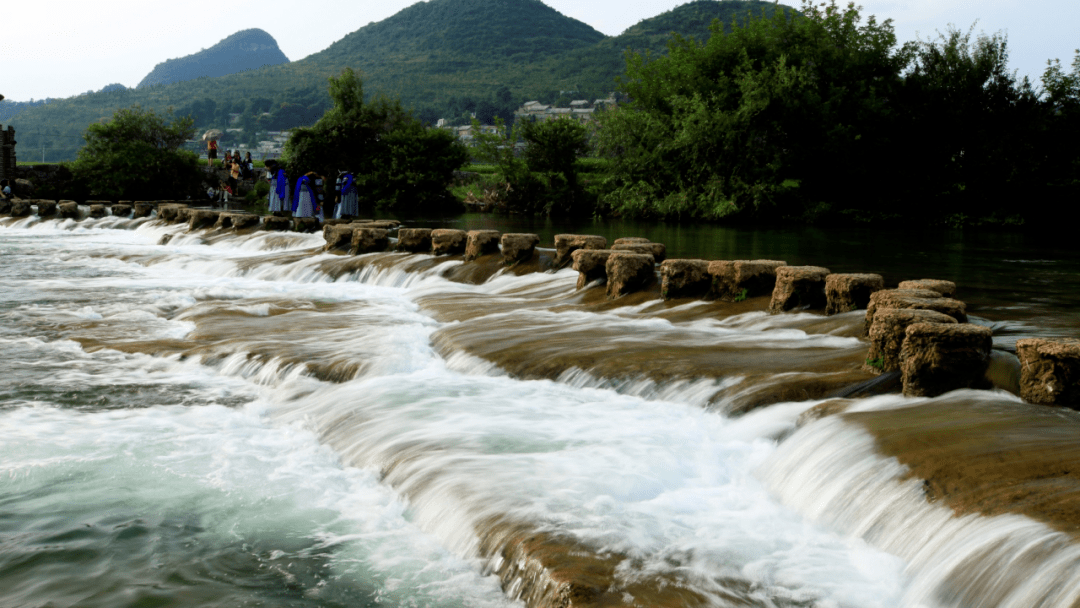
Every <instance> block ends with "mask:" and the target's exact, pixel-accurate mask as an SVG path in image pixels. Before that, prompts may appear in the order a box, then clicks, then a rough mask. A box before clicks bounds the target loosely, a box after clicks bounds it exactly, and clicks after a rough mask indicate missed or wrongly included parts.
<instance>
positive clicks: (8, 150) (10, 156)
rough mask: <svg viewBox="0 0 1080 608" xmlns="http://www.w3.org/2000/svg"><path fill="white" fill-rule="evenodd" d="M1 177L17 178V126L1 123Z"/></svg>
mask: <svg viewBox="0 0 1080 608" xmlns="http://www.w3.org/2000/svg"><path fill="white" fill-rule="evenodd" d="M0 179H15V127H13V126H11V125H8V128H7V130H4V129H3V125H0Z"/></svg>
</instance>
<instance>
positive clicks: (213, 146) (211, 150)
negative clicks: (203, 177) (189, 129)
mask: <svg viewBox="0 0 1080 608" xmlns="http://www.w3.org/2000/svg"><path fill="white" fill-rule="evenodd" d="M215 160H217V140H216V139H211V140H210V141H209V142H207V144H206V168H207V169H211V170H212V169H213V168H214V161H215Z"/></svg>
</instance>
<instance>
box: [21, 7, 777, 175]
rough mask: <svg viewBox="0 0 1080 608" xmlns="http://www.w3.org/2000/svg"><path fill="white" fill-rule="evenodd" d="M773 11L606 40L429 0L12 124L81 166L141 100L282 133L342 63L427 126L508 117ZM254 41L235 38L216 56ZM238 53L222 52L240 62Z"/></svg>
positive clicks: (54, 104) (637, 29) (601, 84)
mask: <svg viewBox="0 0 1080 608" xmlns="http://www.w3.org/2000/svg"><path fill="white" fill-rule="evenodd" d="M777 8H780V9H782V10H786V11H794V9H791V8H790V7H786V6H784V5H778V4H776V3H773V2H766V1H763V0H697V1H694V2H690V3H688V4H684V5H682V6H679V7H677V8H675V9H672V10H671V11H668V12H666V13H663V14H661V15H657V16H656V17H653V18H650V19H645V20H643V21H641V22H640V23H638V24H636V25H634V26H632V27H630V28H628V29H627V30H626V31H625V32H623V33H622V34H620V35H619V36H614V37H607V36H604V34H602V33H600V32H598V31H596V30H595V29H593V28H592V27H590V26H588V25H586V24H584V23H582V22H580V21H577V20H575V19H571V18H569V17H566V16H565V15H562V14H561V13H559V12H558V11H556V10H555V9H552V8H551V7H549V6H547V5H545V4H544V3H543V2H541V1H540V0H428V1H427V2H419V3H417V4H414V5H412V6H410V7H408V8H406V9H404V10H402V11H400V12H398V13H397V14H395V15H393V16H391V17H389V18H387V19H384V20H383V21H380V22H377V23H370V24H368V25H366V26H364V27H361V28H359V29H358V30H356V31H354V32H352V33H351V34H348V35H346V36H345V37H343V38H342V39H341V40H338V41H337V42H335V43H333V44H331V45H330V46H329V47H328V48H326V49H325V50H323V51H321V52H318V53H315V54H313V55H310V56H308V57H305V58H304V59H301V60H299V61H294V62H284V63H278V64H276V65H264V66H263V67H259V68H257V69H248V70H246V71H241V72H237V73H232V74H228V75H225V76H218V77H208V76H201V77H197V78H195V79H193V80H184V81H182V82H174V83H172V84H162V85H158V86H141V88H137V89H115V90H108V91H101V92H97V93H86V94H82V95H78V96H75V97H71V98H68V99H61V100H56V99H50V100H48V103H47V104H45V105H41V106H37V107H33V108H29V107H28V108H25V109H24V108H20V110H21V111H19V112H18V115H17V117H14V118H12V120H11V123H12V124H14V125H15V128H16V129H17V130H20V131H21V132H22V133H23V134H25V135H23V136H20V142H21V143H22V144H25V145H27V146H29V147H32V148H35V149H42V148H44V149H45V151H46V157H47V158H48V159H55V160H62V159H70V158H74V155H75V151H76V150H77V149H78V148H79V147H80V146H81V145H82V143H83V142H82V137H81V136H82V133H83V132H84V131H85V129H86V126H87V125H89V124H90V123H92V122H97V121H100V120H103V119H108V118H109V117H110V116H112V114H113V112H115V111H116V110H117V109H119V108H124V107H130V106H131V105H134V104H140V105H142V106H143V107H144V108H153V109H155V110H158V111H163V110H165V109H167V108H170V107H171V108H173V109H174V110H175V113H176V114H178V115H180V116H184V115H191V116H192V117H194V118H195V122H196V125H197V126H198V127H199V128H200V129H206V128H210V127H215V128H220V129H224V128H227V127H230V126H234V127H235V126H240V127H248V126H251V127H253V128H254V129H258V130H261V131H266V130H280V129H285V128H290V127H295V126H301V125H307V124H312V123H313V122H315V121H316V120H317V119H318V118H319V117H320V116H321V115H322V113H323V112H324V111H325V110H326V109H327V108H329V106H330V98H329V95H328V94H327V81H326V79H327V77H329V76H334V75H336V74H339V73H340V72H341V70H342V69H344V68H346V67H351V68H353V69H355V70H357V71H358V72H359V73H360V74H361V76H362V78H363V82H364V91H365V93H366V94H367V95H375V94H383V95H387V96H389V97H392V98H399V99H401V101H402V103H403V105H405V106H406V107H410V108H413V109H414V110H415V111H416V112H417V114H418V116H420V117H421V118H422V119H423V120H425V121H427V122H433V121H434V120H436V119H438V118H453V117H459V118H460V117H462V116H463V114H466V113H472V112H475V113H477V115H478V116H479V115H483V114H484V113H485V112H486V113H487V114H492V115H500V116H507V115H509V114H510V113H512V112H513V109H514V108H516V107H517V106H518V105H520V104H521V103H522V102H523V101H525V100H531V99H535V100H539V101H541V102H543V103H552V102H554V101H556V100H557V99H559V98H560V97H564V96H572V97H573V98H574V99H595V98H597V97H601V96H606V95H607V94H608V93H609V92H611V91H614V90H617V88H618V85H617V83H616V78H617V77H618V76H619V75H621V74H622V73H623V71H624V69H625V65H626V64H625V58H624V52H625V51H626V50H627V49H631V50H634V51H637V52H644V51H651V52H652V53H653V54H658V53H664V52H666V44H667V41H668V40H669V39H670V38H671V35H672V33H678V34H680V35H682V36H689V37H693V38H694V39H696V40H699V41H704V40H706V39H707V38H708V36H709V24H711V23H712V21H713V19H719V20H720V21H721V22H722V23H724V24H727V25H728V26H730V24H731V23H732V22H733V21H737V20H742V19H746V18H747V16H748V15H756V16H760V15H761V14H762V13H763V12H764V13H765V14H767V15H771V14H772V11H775V10H777ZM248 32H258V33H259V34H263V35H264V36H265V38H263V39H262V40H264V41H266V40H268V43H267V45H270V44H273V48H274V49H276V43H274V42H273V39H272V38H270V37H269V36H268V35H265V33H263V32H259V31H258V30H248ZM246 34H247V33H246V32H239V33H238V34H236V35H234V36H230V37H229V38H227V39H226V40H224V41H222V43H221V44H219V45H216V46H215V47H214V49H218V48H219V47H223V46H226V43H229V44H232V43H231V42H229V41H232V40H235V39H236V38H238V37H240V38H243V37H244V36H242V35H246ZM214 49H208V50H207V51H203V52H202V53H198V54H196V55H192V56H190V57H187V58H183V59H178V60H172V61H167V62H165V63H164V64H161V65H159V66H158V68H155V70H154V72H155V73H158V72H159V70H160V71H164V68H163V66H170V65H172V64H176V63H177V62H181V63H182V62H184V61H186V60H189V59H193V58H196V57H206V55H205V54H206V53H209V51H212V50H214ZM238 54H240V53H238V52H235V51H234V52H232V53H228V52H226V53H225V55H229V56H230V57H231V59H232V60H235V59H236V55H238ZM219 56H220V55H219ZM281 57H282V60H283V61H284V56H283V55H282V56H281ZM170 69H171V68H170ZM188 75H191V74H190V73H189V74H188ZM147 78H150V77H149V76H148V77H147ZM144 82H145V81H144ZM3 103H7V102H0V104H3ZM2 109H3V108H0V110H2ZM12 109H14V108H12ZM238 115H239V116H238ZM50 151H51V152H50Z"/></svg>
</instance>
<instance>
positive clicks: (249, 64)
mask: <svg viewBox="0 0 1080 608" xmlns="http://www.w3.org/2000/svg"><path fill="white" fill-rule="evenodd" d="M288 62H289V58H288V57H286V56H285V53H282V52H281V49H279V48H278V44H277V41H276V40H274V37H273V36H271V35H270V34H267V33H266V32H264V31H262V30H260V29H250V30H242V31H239V32H237V33H235V34H233V35H232V36H229V37H228V38H225V39H224V40H222V41H221V42H219V43H217V44H215V45H214V46H212V47H210V48H208V49H203V50H202V51H199V52H198V53H194V54H192V55H188V56H186V57H180V58H177V59H169V60H167V61H164V62H162V63H159V64H157V65H156V66H154V69H153V70H152V71H151V72H150V73H149V74H147V75H146V77H145V78H143V79H142V81H141V82H139V84H138V86H137V87H136V88H138V89H142V88H145V87H148V86H152V85H156V84H172V83H174V82H183V81H185V80H194V79H196V78H200V77H203V76H206V77H210V78H213V77H216V76H225V75H228V74H235V73H237V72H243V71H245V70H255V69H258V68H261V67H263V66H266V65H278V64H280V63H288Z"/></svg>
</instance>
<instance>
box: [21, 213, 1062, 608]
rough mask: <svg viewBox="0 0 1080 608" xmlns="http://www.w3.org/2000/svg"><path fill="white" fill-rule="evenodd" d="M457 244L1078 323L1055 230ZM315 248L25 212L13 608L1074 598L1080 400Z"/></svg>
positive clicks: (879, 603) (819, 337)
mask: <svg viewBox="0 0 1080 608" xmlns="http://www.w3.org/2000/svg"><path fill="white" fill-rule="evenodd" d="M447 224H450V225H454V226H455V227H465V228H471V229H480V228H494V229H498V230H502V231H527V232H538V233H540V234H541V244H542V245H541V246H542V247H551V243H552V239H553V236H554V234H557V233H562V232H571V231H575V232H581V233H591V234H601V235H604V236H607V237H608V238H609V240H611V239H614V238H617V237H620V236H645V237H648V238H650V239H652V240H654V241H658V242H664V243H665V244H666V245H667V246H668V255H669V257H700V258H705V259H725V258H728V259H745V258H769V259H783V260H787V261H788V263H790V264H813V265H821V266H826V267H828V268H830V269H832V270H833V271H838V272H847V271H857V272H878V273H880V274H883V275H884V276H885V277H886V282H887V284H895V283H897V282H899V281H900V280H905V279H913V278H943V279H949V280H954V281H956V282H957V284H958V285H959V290H958V294H957V297H959V298H960V299H963V300H965V301H966V302H968V304H969V312H970V313H971V315H972V316H973V319H974V320H975V322H978V323H982V324H986V325H989V326H991V327H992V328H994V331H995V344H996V345H997V346H998V347H999V348H1001V349H1004V350H1006V351H1007V350H1008V349H1009V348H1010V347H1011V346H1012V344H1013V343H1014V342H1015V340H1016V339H1017V338H1018V337H1025V336H1029V335H1077V333H1078V327H1080V322H1078V319H1080V317H1078V316H1077V303H1078V297H1080V296H1078V294H1080V291H1078V290H1077V285H1076V281H1077V279H1076V277H1077V274H1076V271H1077V270H1078V268H1077V266H1078V263H1080V260H1078V256H1077V255H1076V254H1075V253H1074V252H1071V251H1067V250H1062V249H1058V248H1055V246H1053V245H1052V244H1051V243H1045V244H1043V246H1040V242H1039V240H1038V239H1036V238H1033V237H1024V236H1018V235H1009V234H998V235H992V234H987V233H980V234H957V233H934V234H930V235H922V236H919V237H913V236H912V235H910V234H904V233H899V232H897V233H895V234H891V233H887V232H886V233H880V232H879V233H873V234H871V233H859V232H851V231H848V232H842V233H841V232H836V233H830V232H828V231H822V230H816V229H809V228H806V229H787V230H761V231H747V230H733V229H717V228H703V227H676V226H663V225H659V226H645V225H633V224H621V225H604V226H601V225H595V224H589V225H583V226H554V225H550V224H541V225H537V224H530V223H527V222H526V223H519V222H513V221H509V220H505V219H504V220H501V221H496V220H493V219H492V218H490V217H487V216H473V217H467V218H464V219H461V220H455V221H454V222H445V221H444V222H443V223H442V225H447ZM410 225H414V226H427V227H439V226H440V224H438V223H435V222H423V221H419V220H418V221H415V222H411V223H410ZM165 236H169V237H171V238H169V239H165V240H166V241H167V244H166V245H159V244H158V243H161V242H163V237H165ZM321 245H322V238H321V237H320V236H318V235H279V234H266V233H254V234H249V235H230V234H211V233H207V232H196V233H187V232H186V231H185V230H184V228H183V227H181V226H165V225H162V224H160V223H159V222H157V221H156V220H134V221H133V220H122V219H119V218H105V219H101V220H86V221H83V222H72V221H44V222H42V221H38V220H36V219H33V218H31V219H26V220H18V221H13V220H10V219H3V220H0V255H2V259H3V260H4V262H5V263H4V264H3V265H2V266H0V455H2V458H0V606H46V605H50V606H149V605H154V606H233V605H260V606H386V605H388V606H439V607H443V606H461V607H466V606H468V607H472V606H530V607H548V606H560V607H568V606H641V607H646V606H663V607H668V606H671V607H676V606H693V607H697V606H760V607H774V606H782V607H796V606H798V607H808V606H820V607H822V608H831V607H845V608H847V607H851V608H855V607H883V608H884V607H913V608H914V607H936V606H942V607H945V606H956V607H960V606H963V607H969V606H986V607H991V606H1002V607H1006V606H1008V607H1028V606H1076V605H1080V538H1078V537H1077V525H1078V524H1080V518H1078V517H1077V515H1076V512H1077V510H1076V507H1077V504H1078V502H1077V496H1078V493H1077V490H1078V488H1080V483H1078V482H1080V478H1078V473H1077V472H1078V471H1080V447H1078V446H1080V441H1078V440H1077V439H1076V438H1077V437H1080V418H1078V416H1077V415H1076V414H1075V413H1074V412H1071V411H1060V410H1052V409H1048V408H1044V407H1036V406H1031V405H1025V404H1023V403H1021V402H1020V401H1019V400H1018V399H1017V398H1016V397H1014V396H1013V395H1011V394H1009V393H1008V392H1004V391H1001V390H994V391H973V390H968V391H958V392H954V393H950V394H948V395H944V396H942V397H939V398H936V399H909V398H904V397H901V396H899V395H896V394H889V393H888V392H887V391H888V389H889V386H888V385H887V384H886V385H880V386H876V388H875V385H876V383H877V382H878V380H876V379H875V377H874V376H871V375H870V374H868V373H867V372H866V371H865V370H864V369H863V367H862V362H863V360H864V358H865V355H866V349H867V344H866V342H865V340H864V338H862V337H861V328H862V323H863V315H862V314H861V313H860V312H853V313H846V314H842V315H837V316H835V317H828V318H826V317H823V316H819V315H816V314H810V313H793V314H786V315H779V316H769V315H766V314H765V313H764V312H763V311H764V308H765V306H766V304H767V302H766V301H765V299H751V300H748V301H745V302H741V303H738V304H730V303H720V302H702V301H695V300H682V301H674V302H661V301H660V300H659V299H658V297H657V293H655V291H654V292H649V293H644V294H638V295H636V296H632V297H628V298H624V299H622V300H618V301H614V302H609V301H607V300H605V299H604V298H603V297H602V290H601V289H587V290H583V291H578V290H576V289H575V283H576V279H577V277H576V273H574V272H572V271H570V270H560V271H557V272H547V271H539V272H534V270H541V269H542V267H543V258H544V257H546V256H549V255H550V254H551V251H550V250H548V249H542V250H541V252H540V256H539V257H538V259H537V260H536V261H535V262H536V263H534V264H533V265H532V266H531V267H530V268H528V269H527V270H528V271H526V269H517V270H507V269H504V268H502V267H501V266H500V265H499V263H498V260H497V259H495V258H494V257H489V258H485V259H481V260H479V261H477V262H471V263H468V264H466V263H463V262H462V260H461V259H460V258H458V257H447V258H433V257H431V256H426V255H407V254H397V253H383V254H371V255H366V256H357V257H349V256H340V255H334V254H326V253H323V252H322V251H321ZM883 391H884V392H885V394H878V393H881V392H883ZM822 412H828V413H830V414H831V415H827V416H821V415H820V414H821V413H822Z"/></svg>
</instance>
